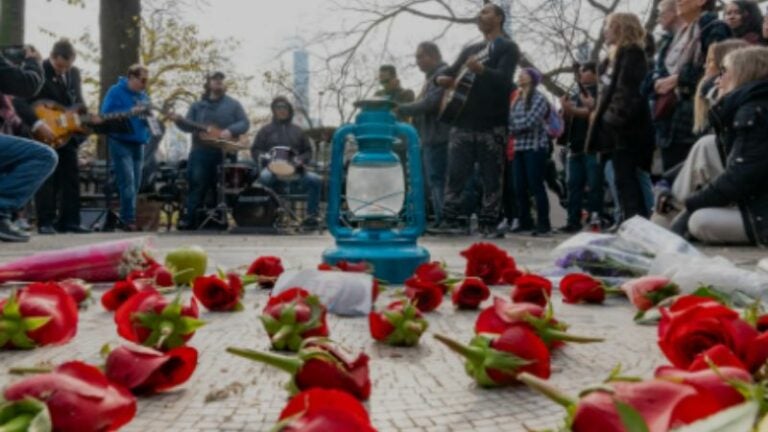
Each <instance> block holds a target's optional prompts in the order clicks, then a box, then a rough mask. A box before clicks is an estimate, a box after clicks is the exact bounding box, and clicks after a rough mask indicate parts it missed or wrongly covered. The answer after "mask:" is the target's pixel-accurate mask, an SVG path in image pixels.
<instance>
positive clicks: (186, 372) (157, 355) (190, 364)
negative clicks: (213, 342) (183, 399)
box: [104, 344, 197, 394]
mask: <svg viewBox="0 0 768 432" xmlns="http://www.w3.org/2000/svg"><path fill="white" fill-rule="evenodd" d="M195 368H197V350H196V349H194V348H192V347H186V346H181V347H177V348H173V349H171V350H168V351H167V352H161V351H157V350H154V349H152V348H148V347H143V346H140V345H133V344H129V345H123V346H121V347H118V348H116V349H114V350H112V352H110V353H109V356H108V357H107V363H106V365H105V367H104V369H105V371H104V372H105V374H106V375H107V378H109V380H110V381H112V382H113V383H117V384H120V385H122V386H124V387H126V388H127V389H129V390H131V391H132V392H133V393H135V394H152V393H158V392H161V391H163V390H168V389H172V388H174V387H176V386H179V385H181V384H184V383H185V382H186V381H187V380H188V379H189V377H191V376H192V373H193V372H194V371H195Z"/></svg>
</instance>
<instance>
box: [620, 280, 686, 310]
mask: <svg viewBox="0 0 768 432" xmlns="http://www.w3.org/2000/svg"><path fill="white" fill-rule="evenodd" d="M621 290H622V291H624V293H626V294H627V298H629V301H630V302H632V304H633V305H635V307H636V308H637V310H639V311H646V310H648V309H650V308H652V307H654V306H656V305H657V304H659V302H661V301H662V300H664V299H666V298H668V297H672V296H674V295H677V294H678V293H679V292H680V290H679V289H678V287H677V285H675V284H673V283H672V282H670V280H669V278H666V277H664V276H643V277H640V278H637V279H632V280H629V281H627V282H624V284H623V285H621Z"/></svg>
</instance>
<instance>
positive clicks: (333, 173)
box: [325, 124, 357, 238]
mask: <svg viewBox="0 0 768 432" xmlns="http://www.w3.org/2000/svg"><path fill="white" fill-rule="evenodd" d="M356 129H357V126H356V125H354V124H350V125H346V126H343V127H342V128H340V129H338V130H337V131H336V133H334V134H333V140H332V141H331V167H330V168H331V169H330V178H329V181H328V211H327V213H326V219H325V223H326V225H327V226H328V231H330V233H331V235H333V236H334V237H336V238H340V237H349V236H351V235H352V230H351V229H350V228H347V227H342V226H341V225H340V223H339V216H340V210H341V182H342V178H343V174H344V150H345V148H346V145H347V144H346V140H347V136H349V135H350V134H352V135H354V134H355V130H356Z"/></svg>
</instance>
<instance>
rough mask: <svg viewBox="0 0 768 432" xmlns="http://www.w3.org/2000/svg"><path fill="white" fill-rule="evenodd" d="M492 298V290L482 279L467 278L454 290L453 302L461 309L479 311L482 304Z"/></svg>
mask: <svg viewBox="0 0 768 432" xmlns="http://www.w3.org/2000/svg"><path fill="white" fill-rule="evenodd" d="M490 296H491V290H490V289H488V286H487V285H486V284H485V282H483V280H482V279H480V278H474V277H471V278H466V279H464V282H462V283H461V285H459V286H458V287H457V288H454V290H453V294H452V295H451V300H452V301H453V304H454V305H456V306H457V307H458V308H459V309H477V308H478V306H480V303H482V302H484V301H485V300H487V299H488V297H490Z"/></svg>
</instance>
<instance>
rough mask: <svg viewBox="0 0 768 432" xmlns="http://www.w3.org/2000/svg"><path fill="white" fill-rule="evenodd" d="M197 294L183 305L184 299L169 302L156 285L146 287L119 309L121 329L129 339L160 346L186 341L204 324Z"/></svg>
mask: <svg viewBox="0 0 768 432" xmlns="http://www.w3.org/2000/svg"><path fill="white" fill-rule="evenodd" d="M199 315H200V311H199V309H198V307H197V301H196V300H195V299H194V298H193V299H191V300H190V304H189V305H187V306H182V304H181V303H180V300H179V299H177V300H176V301H174V302H169V301H168V300H167V299H166V298H165V297H163V295H162V294H160V293H158V292H157V291H156V290H155V289H153V288H146V289H144V290H142V291H141V292H139V293H138V294H136V295H134V296H133V297H131V298H129V299H128V301H126V302H125V303H123V305H122V306H120V308H118V309H117V311H116V312H115V323H116V324H117V333H118V334H119V335H120V336H122V337H124V338H125V339H127V340H129V341H131V342H136V343H138V344H142V345H146V346H150V347H153V348H156V349H159V350H168V349H171V348H176V347H180V346H182V345H184V343H185V342H186V341H188V340H189V339H190V338H191V337H192V336H193V335H194V334H195V330H197V329H198V328H200V327H201V326H203V324H204V322H202V321H200V320H198V319H197V318H198V317H199Z"/></svg>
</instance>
